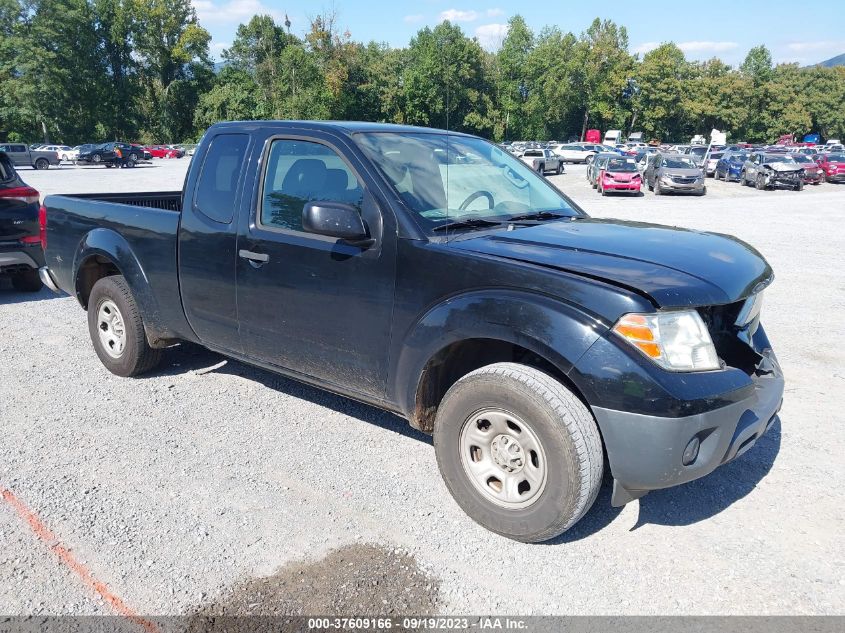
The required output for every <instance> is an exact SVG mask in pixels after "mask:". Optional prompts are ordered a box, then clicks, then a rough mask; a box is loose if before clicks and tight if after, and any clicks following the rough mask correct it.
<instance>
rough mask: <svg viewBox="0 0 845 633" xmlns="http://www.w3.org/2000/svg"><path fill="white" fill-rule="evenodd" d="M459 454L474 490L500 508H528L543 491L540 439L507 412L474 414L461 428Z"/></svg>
mask: <svg viewBox="0 0 845 633" xmlns="http://www.w3.org/2000/svg"><path fill="white" fill-rule="evenodd" d="M459 450H460V455H461V465H462V466H463V468H464V472H465V473H466V475H467V478H468V479H469V480H470V482H472V485H473V487H474V488H475V489H476V490H477V491H478V492H480V493H481V495H482V496H483V497H484V498H485V499H487V500H488V501H490V502H491V503H493V504H494V505H496V506H498V507H500V508H505V509H509V510H517V509H522V508H527V507H528V506H530V505H532V504H534V503H536V502H537V500H538V499H539V498H540V496H541V495H542V493H543V490H545V487H546V480H547V478H548V464H547V461H546V453H545V451H544V450H543V445H542V444H541V442H540V438H539V437H538V436H537V434H536V433H535V432H534V430H533V429H532V428H531V427H530V426H529V425H528V424H526V423H525V422H524V421H523V420H522V418H520V417H519V416H517V415H514V414H513V413H511V412H509V411H506V410H504V409H500V408H486V409H482V410H480V411H477V412H476V413H473V414H472V415H471V416H470V417H468V418H467V419H466V420H465V421H464V424H463V427H462V428H461V437H460V446H459Z"/></svg>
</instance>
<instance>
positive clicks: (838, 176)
mask: <svg viewBox="0 0 845 633" xmlns="http://www.w3.org/2000/svg"><path fill="white" fill-rule="evenodd" d="M827 181H828V182H845V171H837V172H834V173H832V174H827Z"/></svg>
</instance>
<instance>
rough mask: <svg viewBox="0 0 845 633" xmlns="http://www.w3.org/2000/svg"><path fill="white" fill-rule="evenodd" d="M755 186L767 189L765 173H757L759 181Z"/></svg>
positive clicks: (762, 189) (758, 188)
mask: <svg viewBox="0 0 845 633" xmlns="http://www.w3.org/2000/svg"><path fill="white" fill-rule="evenodd" d="M754 186H755V187H757V190H758V191H765V190H766V177H765V176H763V174H757V182H755V183H754Z"/></svg>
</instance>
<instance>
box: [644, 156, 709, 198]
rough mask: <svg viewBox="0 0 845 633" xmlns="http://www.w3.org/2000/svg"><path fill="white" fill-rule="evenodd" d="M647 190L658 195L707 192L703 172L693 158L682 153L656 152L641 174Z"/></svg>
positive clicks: (702, 193) (701, 194)
mask: <svg viewBox="0 0 845 633" xmlns="http://www.w3.org/2000/svg"><path fill="white" fill-rule="evenodd" d="M643 176H644V178H645V181H646V185H648V188H649V191H654V195H656V196H659V195H661V194H664V193H694V194H696V195H699V196H703V195H704V194H706V193H707V187H706V186H705V184H704V172H703V171H702V170H701V167H699V166H698V165H696V163H695V160H694V158H692V157H690V156H685V155H683V154H657V155H655V157H654V159H653V160H651V161H650V162H649V163H648V165H647V166H646V170H645V173H644V174H643Z"/></svg>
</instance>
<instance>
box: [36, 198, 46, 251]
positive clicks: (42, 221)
mask: <svg viewBox="0 0 845 633" xmlns="http://www.w3.org/2000/svg"><path fill="white" fill-rule="evenodd" d="M38 237H39V239H40V240H41V249H42V250H43V251H44V252H45V253H46V252H47V207H46V206H44V205H43V204H42V205H41V208H40V209H38Z"/></svg>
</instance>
